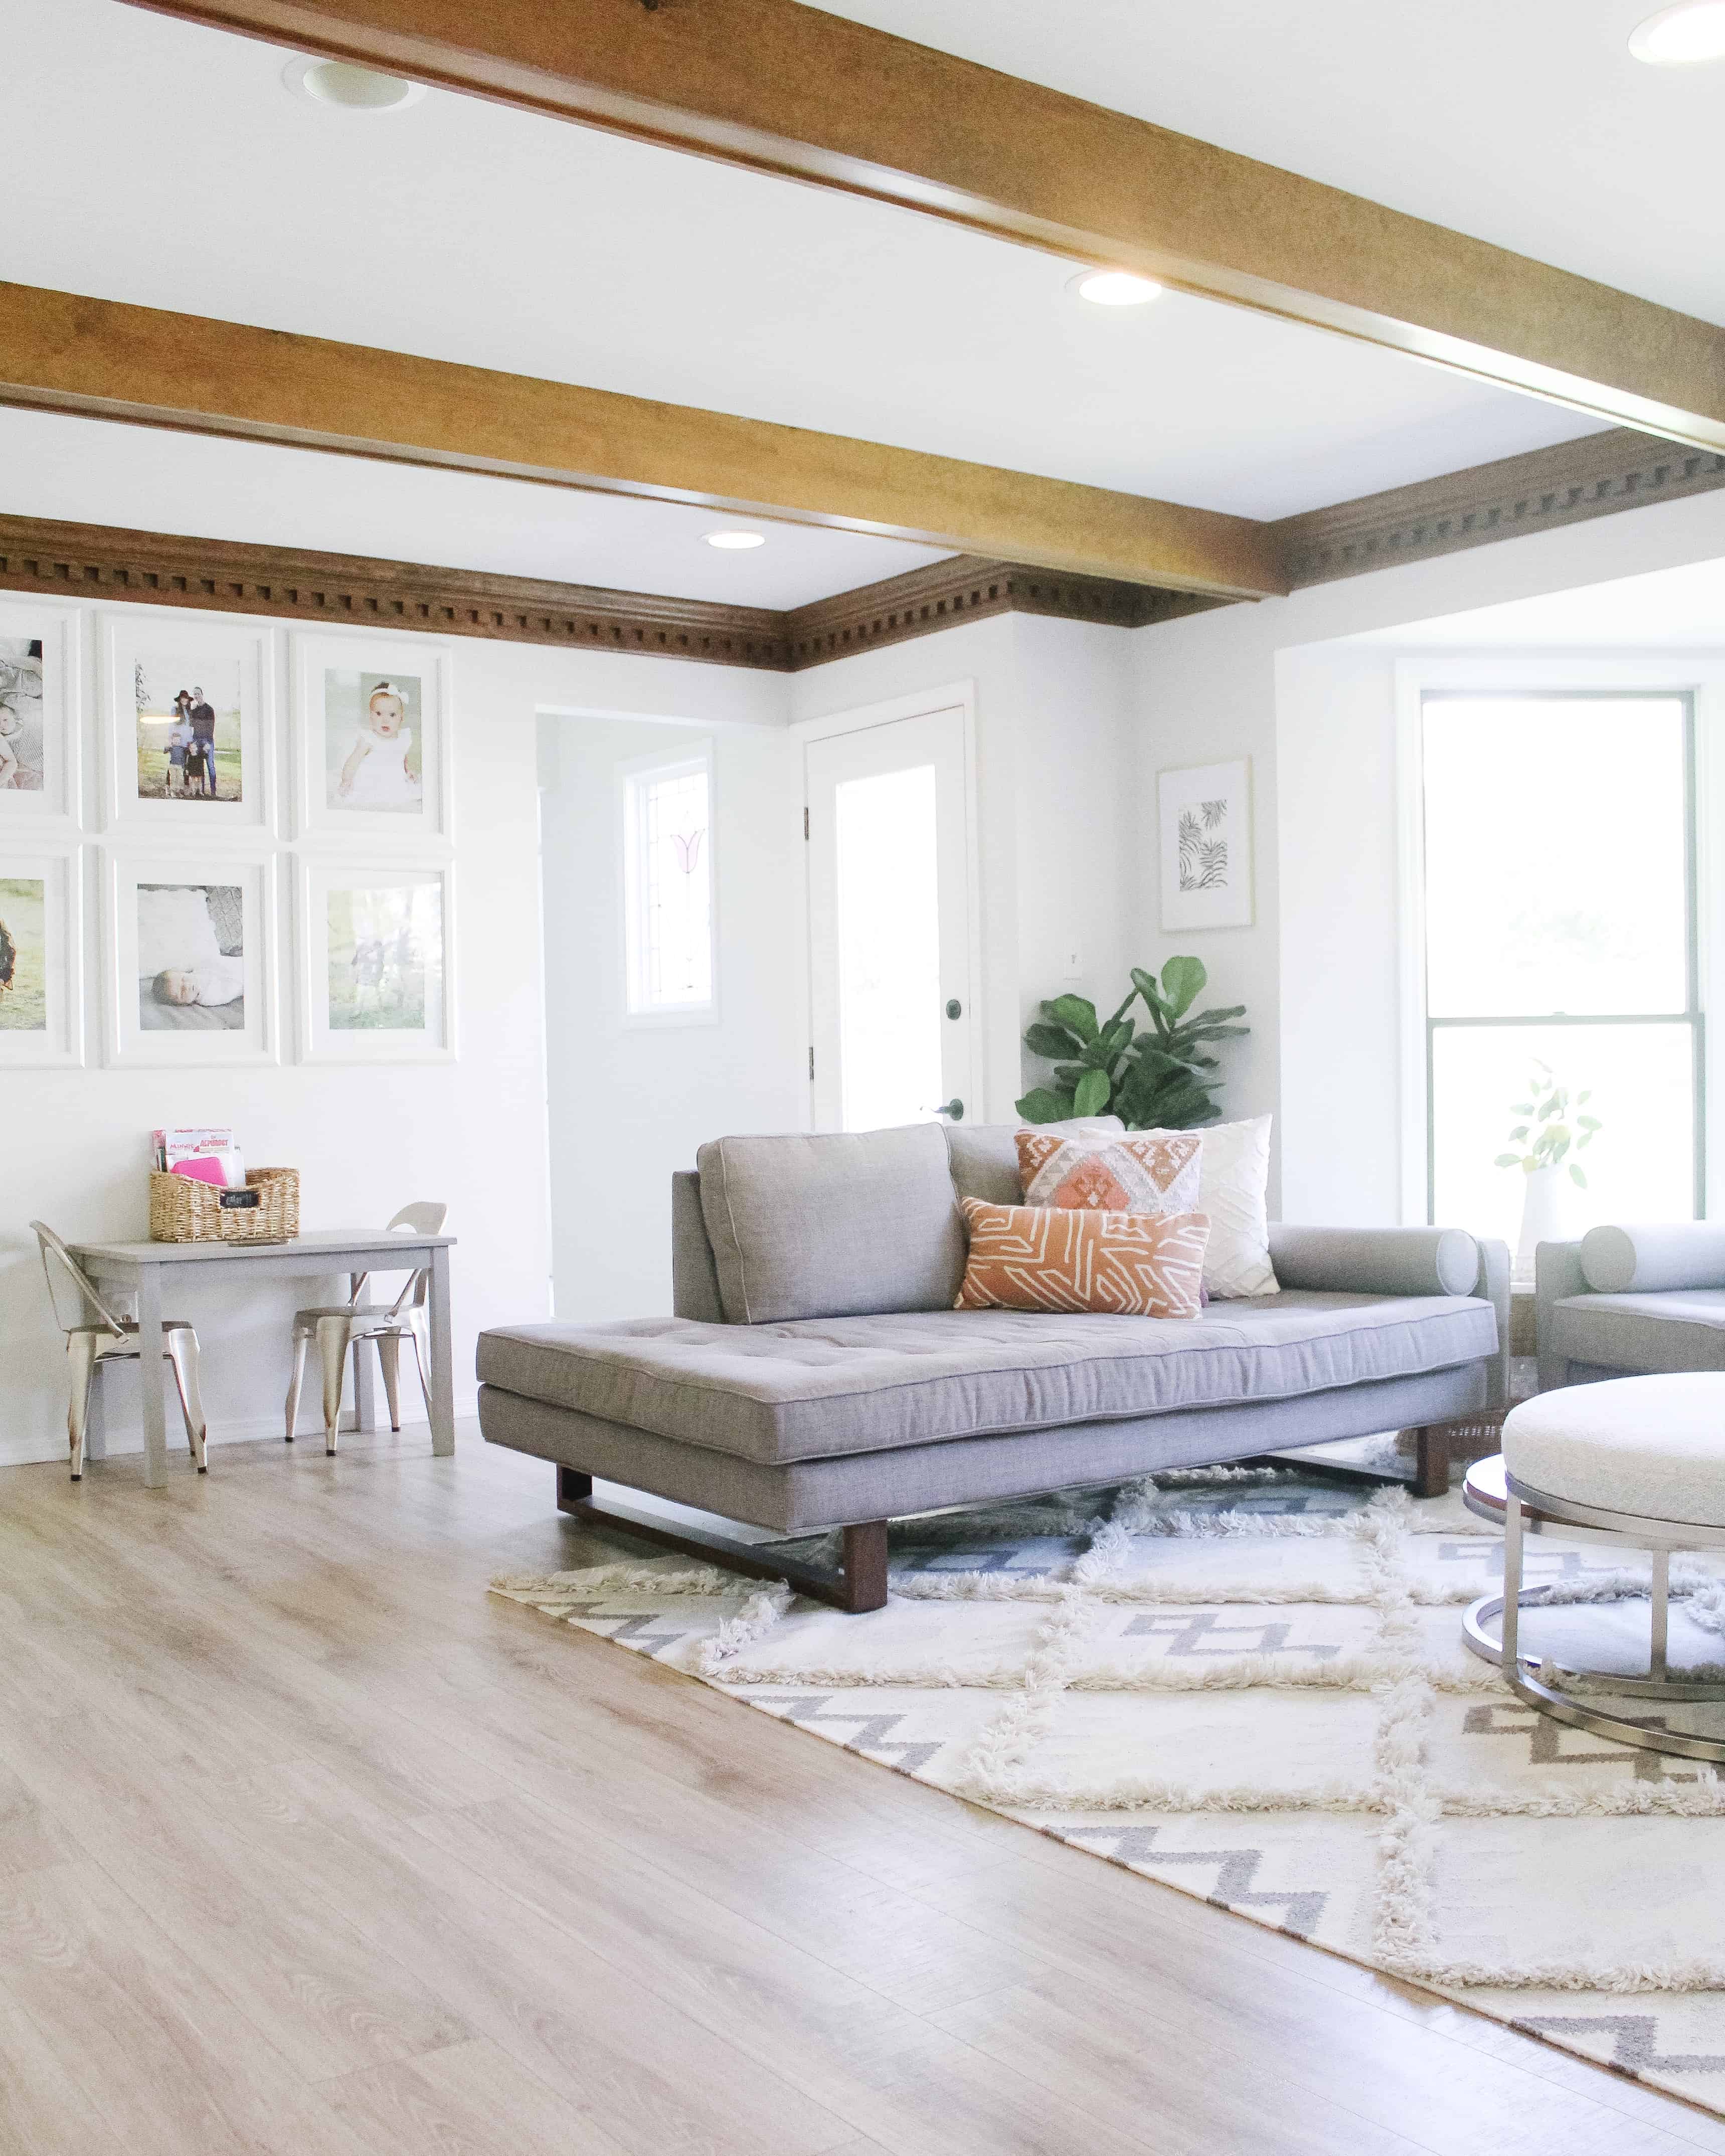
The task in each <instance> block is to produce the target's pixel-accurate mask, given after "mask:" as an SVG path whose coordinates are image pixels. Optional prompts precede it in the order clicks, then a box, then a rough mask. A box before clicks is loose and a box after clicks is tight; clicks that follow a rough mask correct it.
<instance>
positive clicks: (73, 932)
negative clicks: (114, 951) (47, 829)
mask: <svg viewBox="0 0 1725 2156" xmlns="http://www.w3.org/2000/svg"><path fill="white" fill-rule="evenodd" d="M82 901H83V878H82V874H81V871H80V855H79V850H78V848H77V846H76V844H60V845H58V846H56V845H54V844H35V845H24V846H13V845H12V844H8V840H7V838H6V836H5V834H4V833H0V1070H16V1069H18V1068H20V1067H23V1066H27V1065H34V1066H40V1065H70V1064H79V1063H82V1062H83V1060H84V934H83V917H82V916H83V904H82Z"/></svg>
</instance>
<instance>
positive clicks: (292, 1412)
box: [287, 1332, 311, 1445]
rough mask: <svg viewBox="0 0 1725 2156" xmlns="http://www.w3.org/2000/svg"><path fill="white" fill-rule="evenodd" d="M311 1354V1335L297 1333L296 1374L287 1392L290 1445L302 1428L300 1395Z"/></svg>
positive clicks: (290, 1380)
mask: <svg viewBox="0 0 1725 2156" xmlns="http://www.w3.org/2000/svg"><path fill="white" fill-rule="evenodd" d="M310 1353H311V1334H310V1333H309V1332H296V1333H295V1335H294V1373H293V1375H292V1376H291V1377H290V1378H289V1379H288V1390H287V1442H288V1443H289V1444H290V1445H291V1444H292V1443H293V1441H294V1433H295V1430H298V1428H299V1427H300V1392H301V1390H302V1389H303V1388H304V1386H305V1358H306V1357H307V1356H308V1355H309V1354H310Z"/></svg>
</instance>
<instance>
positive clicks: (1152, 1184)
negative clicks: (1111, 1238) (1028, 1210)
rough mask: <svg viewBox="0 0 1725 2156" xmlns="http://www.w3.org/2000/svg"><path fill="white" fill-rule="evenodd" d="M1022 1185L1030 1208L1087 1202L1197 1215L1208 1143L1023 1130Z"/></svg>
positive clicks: (1176, 1137)
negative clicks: (1204, 1153)
mask: <svg viewBox="0 0 1725 2156" xmlns="http://www.w3.org/2000/svg"><path fill="white" fill-rule="evenodd" d="M1018 1148H1019V1182H1020V1183H1022V1184H1023V1185H1024V1203H1025V1204H1027V1205H1085V1206H1089V1207H1091V1208H1093V1209H1095V1210H1096V1212H1098V1213H1191V1212H1194V1211H1195V1210H1196V1209H1197V1205H1198V1178H1199V1163H1200V1160H1201V1158H1202V1155H1203V1152H1204V1138H1203V1137H1202V1135H1201V1134H1200V1133H1199V1132H1196V1131H1194V1132H1178V1133H1177V1132H1173V1131H1158V1132H1157V1133H1156V1134H1155V1136H1154V1137H1142V1136H1141V1135H1140V1134H1139V1133H1137V1132H1132V1133H1131V1134H1128V1133H1127V1132H1123V1131H1122V1132H1113V1133H1111V1134H1109V1135H1106V1136H1101V1137H1086V1136H1085V1135H1084V1134H1082V1133H1081V1132H1075V1133H1065V1132H1059V1131H1036V1130H1029V1131H1020V1132H1019V1133H1018Z"/></svg>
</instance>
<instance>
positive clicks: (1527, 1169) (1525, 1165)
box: [1522, 1152, 1545, 1175]
mask: <svg viewBox="0 0 1725 2156" xmlns="http://www.w3.org/2000/svg"><path fill="white" fill-rule="evenodd" d="M1544 1165H1545V1163H1544V1162H1543V1160H1541V1158H1539V1156H1538V1153H1532V1152H1530V1153H1529V1154H1528V1155H1527V1158H1526V1159H1525V1160H1524V1161H1523V1162H1522V1174H1523V1175H1532V1173H1533V1171H1534V1169H1535V1168H1543V1167H1544Z"/></svg>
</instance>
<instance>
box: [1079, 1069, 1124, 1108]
mask: <svg viewBox="0 0 1725 2156" xmlns="http://www.w3.org/2000/svg"><path fill="white" fill-rule="evenodd" d="M1113 1091H1114V1088H1113V1086H1111V1085H1110V1083H1109V1082H1108V1074H1107V1072H1106V1070H1086V1072H1085V1074H1084V1075H1083V1077H1081V1079H1080V1080H1079V1081H1078V1084H1077V1086H1076V1088H1075V1090H1074V1091H1073V1095H1072V1112H1073V1114H1074V1115H1075V1116H1100V1115H1101V1113H1102V1111H1103V1110H1104V1109H1106V1106H1107V1105H1108V1097H1109V1096H1110V1095H1111V1093H1112V1092H1113Z"/></svg>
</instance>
